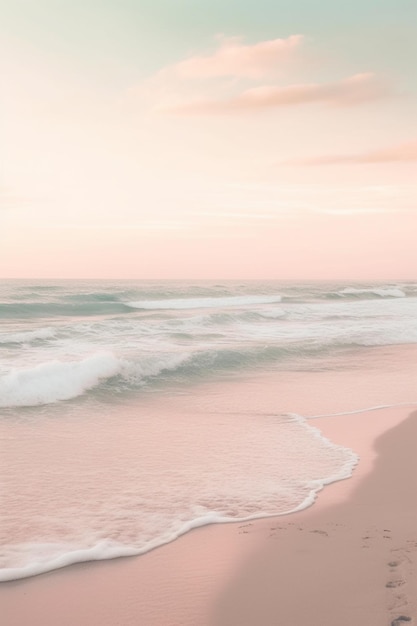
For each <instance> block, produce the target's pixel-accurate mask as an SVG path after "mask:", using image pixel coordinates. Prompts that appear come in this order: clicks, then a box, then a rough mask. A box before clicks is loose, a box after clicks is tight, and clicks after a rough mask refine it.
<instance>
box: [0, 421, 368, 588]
mask: <svg viewBox="0 0 417 626" xmlns="http://www.w3.org/2000/svg"><path fill="white" fill-rule="evenodd" d="M202 417H203V416H202V415H201V414H200V415H199V419H198V420H196V419H195V415H191V416H189V417H188V418H187V417H186V416H175V420H173V419H172V418H173V416H172V415H167V416H166V419H164V418H163V416H160V417H159V418H158V420H157V421H156V422H155V421H154V420H146V422H145V423H144V424H143V425H139V430H138V424H137V423H136V420H135V421H132V420H128V421H127V422H125V423H124V425H123V429H122V430H120V429H119V428H117V433H118V434H117V437H118V439H117V443H118V449H120V454H121V456H120V460H121V461H122V462H121V463H120V464H116V466H115V465H114V463H109V461H108V451H109V447H108V446H109V444H110V449H111V450H113V451H114V446H113V445H112V436H111V431H110V433H107V435H109V436H110V439H109V438H108V437H106V429H103V431H102V432H101V434H100V444H101V445H100V446H99V447H97V446H91V440H90V439H89V437H88V436H87V437H85V436H84V437H82V438H81V439H78V440H77V442H76V449H77V458H79V459H82V466H81V467H82V471H81V472H80V471H79V467H78V466H77V465H75V466H74V459H73V452H72V450H71V448H68V443H66V444H65V446H63V447H62V450H61V452H60V453H58V454H57V452H56V450H54V454H52V456H51V455H48V454H45V447H44V446H43V445H36V448H35V449H36V450H39V456H38V457H37V458H35V457H32V467H37V468H38V473H37V474H36V476H37V475H38V474H39V475H43V472H44V471H45V470H47V471H46V473H45V476H47V477H48V482H47V484H42V482H39V480H35V481H34V482H32V481H31V477H30V476H27V481H28V484H27V485H26V486H27V488H28V489H29V490H30V493H31V502H30V507H29V508H27V507H26V508H24V512H23V511H20V510H19V509H18V508H16V507H15V508H13V507H6V515H5V518H4V524H5V532H6V533H8V531H9V536H10V537H12V536H15V537H16V540H15V541H12V540H10V542H9V544H8V545H7V546H6V545H5V546H4V547H3V554H2V558H1V559H0V567H1V569H0V580H2V581H6V580H14V579H19V578H25V577H28V576H34V575H36V574H40V573H42V572H46V571H49V570H53V569H58V568H61V567H65V566H67V565H70V564H72V563H77V562H83V561H93V560H102V559H111V558H116V557H120V556H129V555H139V554H143V553H145V552H147V551H149V550H151V549H153V548H155V547H157V546H160V545H163V544H165V543H168V542H170V541H173V540H174V539H176V538H177V537H178V536H180V535H182V534H184V533H186V532H188V531H189V530H191V529H192V528H195V527H198V526H203V525H207V524H213V523H220V522H223V523H224V522H240V521H247V520H251V519H257V518H262V517H272V516H276V515H284V514H288V513H290V512H295V511H298V510H301V509H303V508H306V507H308V506H310V505H312V504H313V502H314V500H315V498H316V496H317V493H318V492H319V491H320V490H321V489H322V488H323V487H324V485H326V484H328V483H330V482H334V481H336V480H341V479H344V478H348V477H349V476H350V475H351V473H352V469H353V467H354V466H355V464H356V463H357V456H356V455H355V454H354V453H353V452H352V450H350V449H348V448H343V447H341V446H338V445H335V444H333V443H332V442H330V441H329V440H328V439H326V438H325V437H323V436H322V434H321V433H320V431H319V430H318V429H316V428H314V427H312V426H311V425H309V424H308V423H307V422H306V421H305V420H304V419H303V418H302V417H300V416H291V417H290V418H288V417H282V416H272V415H271V416H267V417H264V418H263V419H262V420H261V421H260V420H259V419H258V417H256V416H254V417H253V418H250V419H245V424H242V423H241V420H240V419H236V420H231V421H228V422H227V424H225V422H224V417H223V416H220V417H219V418H217V417H216V416H215V415H212V414H209V415H207V416H206V418H205V419H202ZM96 427H97V424H96V422H95V423H94V424H92V431H91V435H92V436H93V438H94V441H96V437H97V432H96ZM219 428H221V430H222V436H221V437H219ZM225 428H226V429H227V430H226V431H225ZM132 429H133V430H132ZM87 433H89V429H88V428H87V430H86V431H85V435H87ZM134 433H136V434H135V436H133V435H134ZM138 433H140V437H138V436H137V435H138ZM154 437H156V438H157V441H158V445H157V446H155V443H156V442H155V439H154ZM230 440H233V450H231V449H230ZM55 445H60V440H58V441H57V440H56V439H54V446H55ZM87 451H88V453H87ZM114 458H115V459H116V458H117V457H114ZM248 458H250V459H251V463H250V464H248ZM54 462H55V463H56V464H57V465H56V467H57V472H56V473H54V471H53V470H54V467H55V466H54ZM22 463H24V460H22V459H20V457H15V461H14V462H13V463H12V465H14V472H15V474H14V475H15V477H16V480H17V481H21V474H22V471H23V467H22V466H21V465H22ZM77 467H78V469H77ZM65 468H68V471H69V472H70V476H67V469H65ZM63 469H65V471H64V473H62V472H63ZM115 469H117V471H115ZM63 479H64V480H63ZM56 490H58V491H56ZM8 493H9V492H8ZM10 494H11V492H10ZM50 494H55V497H52V498H51V495H50ZM10 497H12V496H11V495H10ZM6 504H7V502H6ZM69 506H71V511H72V513H73V514H72V515H71V516H68V507H69ZM22 515H23V516H24V518H25V520H26V530H25V531H24V533H25V535H26V537H27V538H26V540H25V541H22V539H21V537H22V534H21V531H20V530H19V528H20V526H19V524H18V523H17V520H18V519H21V516H22ZM32 518H33V519H34V520H36V523H34V524H31V519H32ZM62 529H63V531H62ZM61 532H63V534H62V535H61V534H60V533H61ZM61 537H62V538H61ZM64 537H65V539H64Z"/></svg>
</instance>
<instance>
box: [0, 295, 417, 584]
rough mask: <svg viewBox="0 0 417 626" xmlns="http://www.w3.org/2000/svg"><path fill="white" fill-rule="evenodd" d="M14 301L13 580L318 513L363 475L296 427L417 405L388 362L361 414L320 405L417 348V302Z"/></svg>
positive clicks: (341, 452) (6, 382) (5, 330)
mask: <svg viewBox="0 0 417 626" xmlns="http://www.w3.org/2000/svg"><path fill="white" fill-rule="evenodd" d="M6 287H7V289H6V290H5V292H4V293H5V295H4V301H3V303H2V304H0V314H1V315H3V318H4V320H5V321H4V324H3V326H2V329H1V331H0V345H1V346H2V355H1V359H0V407H3V411H2V413H3V414H2V417H1V419H0V437H1V441H2V450H3V451H4V453H3V454H2V457H1V459H0V464H1V467H0V471H1V475H2V481H3V484H2V487H1V492H2V498H3V502H2V512H1V520H0V539H1V545H2V546H3V547H2V549H1V552H0V568H1V569H0V580H11V579H16V578H23V577H26V576H31V575H34V574H38V573H41V572H45V571H48V570H51V569H56V568H58V567H63V566H64V565H68V564H70V563H75V562H81V561H86V560H97V559H106V558H114V557H117V556H127V555H134V554H140V553H143V552H146V551H148V550H149V549H152V548H153V547H156V546H158V545H161V544H163V543H166V542H167V541H171V540H173V539H174V538H175V537H177V536H179V535H180V534H182V533H184V532H186V531H187V530H189V529H191V528H193V527H196V526H199V525H203V524H207V523H213V522H220V521H236V520H241V519H250V518H254V517H263V516H268V515H277V514H283V513H287V512H290V511H294V510H297V509H299V508H303V507H305V506H308V505H309V504H311V503H312V502H313V500H314V498H315V496H316V494H317V493H318V491H319V490H320V489H321V488H322V487H323V485H325V484H327V483H329V482H332V481H334V480H339V479H342V478H346V477H348V476H349V475H350V473H351V471H352V469H353V467H354V465H355V463H356V461H357V458H356V455H355V453H354V452H353V451H351V450H348V449H345V448H343V447H341V446H337V445H334V444H333V443H331V442H329V441H327V440H326V439H324V438H323V437H322V436H321V435H320V433H319V432H318V431H317V430H316V429H315V428H313V425H312V424H313V423H310V422H308V421H306V420H305V419H304V418H302V417H299V416H296V415H292V414H293V413H302V414H303V415H312V414H314V413H323V412H337V410H343V411H345V410H349V409H354V410H356V409H358V408H361V407H362V408H365V407H367V406H370V405H371V404H384V403H390V402H396V403H398V402H400V401H401V400H407V401H410V400H413V397H412V391H411V390H412V386H410V385H408V383H407V384H404V385H403V386H402V384H397V387H396V389H397V392H398V393H397V392H395V393H394V392H392V391H391V390H388V391H387V389H388V387H387V386H386V385H385V387H387V388H386V389H384V384H382V383H381V380H382V378H381V377H380V376H379V374H380V373H381V372H382V374H383V373H384V368H386V365H387V363H384V362H383V359H382V361H381V360H380V361H379V362H378V367H379V369H378V368H377V374H378V375H377V376H376V378H375V380H376V381H377V382H376V383H375V389H371V391H369V390H368V389H365V387H364V386H363V385H364V382H363V381H365V376H366V375H367V370H366V369H365V367H364V373H363V375H362V378H363V381H362V378H360V377H356V378H355V379H354V380H355V381H356V382H355V383H354V385H355V390H354V394H356V396H357V403H356V404H355V403H354V404H351V400H349V397H352V395H354V394H352V389H351V388H348V389H347V393H346V397H344V398H343V400H342V401H341V402H339V403H338V402H336V401H335V397H336V396H337V395H338V394H339V395H340V390H339V391H338V392H336V390H335V387H334V386H333V384H330V383H328V384H327V386H326V385H324V386H323V387H322V389H323V391H322V392H319V391H318V390H319V389H321V387H320V385H321V384H322V383H320V384H319V381H322V380H327V381H329V380H330V378H329V376H330V374H331V373H332V372H337V371H339V370H340V369H343V367H345V363H346V359H347V358H348V357H349V359H350V366H349V367H350V369H351V371H352V372H354V371H355V368H357V367H358V364H361V363H362V362H363V360H364V357H365V355H366V354H369V347H370V346H388V347H389V346H390V344H404V345H406V344H413V343H415V342H416V341H417V327H416V322H415V313H416V311H417V298H416V294H417V289H415V286H414V285H411V286H410V285H400V286H399V285H396V286H392V285H391V286H390V285H387V286H381V285H378V286H368V287H366V288H365V287H363V286H361V287H355V286H347V285H330V286H329V285H326V286H321V287H318V286H317V285H316V286H308V285H307V286H299V287H297V286H294V285H293V286H292V287H291V288H289V287H288V286H282V285H281V286H280V285H276V284H275V283H274V284H269V283H268V284H255V285H254V284H253V283H251V284H247V285H236V284H234V285H223V286H221V285H217V286H213V285H211V286H207V285H206V284H205V285H200V286H195V285H194V286H190V285H185V286H184V284H181V285H180V286H178V285H172V284H171V285H161V284H155V285H153V286H152V285H151V287H150V286H149V285H146V289H145V287H144V286H143V285H142V286H139V287H138V286H134V285H133V286H132V285H130V284H129V285H128V286H126V285H124V284H123V285H120V284H117V285H115V284H106V285H104V286H103V285H102V284H99V285H98V284H93V285H91V284H88V285H81V286H80V285H78V284H71V285H69V284H67V283H65V284H60V285H55V286H54V285H40V286H39V285H38V286H36V285H33V284H29V285H22V284H21V283H17V284H12V285H10V284H9V285H7V286H6ZM46 287H48V289H46ZM45 294H46V295H45ZM379 349H382V348H379ZM369 363H371V361H370V362H369ZM368 365H369V364H368ZM368 365H367V366H366V367H368ZM263 371H272V372H275V373H274V374H273V376H274V378H273V380H272V381H271V380H270V379H268V384H267V385H266V386H264V387H262V385H261V386H260V387H258V386H255V387H254V388H253V390H252V392H251V393H249V391H248V384H247V383H245V384H243V383H239V380H240V379H242V380H246V381H250V380H252V379H253V377H254V376H255V377H256V376H258V375H261V374H262V372H263ZM291 372H296V373H297V372H300V373H301V372H302V374H301V378H298V379H297V382H296V384H295V383H294V382H293V383H291V385H292V386H291V385H290V387H291V389H290V391H289V388H287V387H285V385H284V382H283V381H284V380H286V379H288V376H290V379H291V380H293V379H292V378H291V374H290V373H291ZM382 374H381V375H382ZM297 375H298V374H297ZM390 375H391V374H390ZM407 376H409V374H406V373H405V374H404V377H403V380H405V379H406V377H407ZM225 377H226V378H227V377H230V384H229V383H224V382H222V380H224V378H225ZM326 377H327V378H326ZM384 380H385V379H384ZM407 380H408V379H407ZM205 381H210V382H205ZM232 382H233V384H232ZM235 385H238V387H236V388H237V389H239V391H238V392H237V395H236V393H235V392H234V395H233V394H232V395H230V389H232V388H233V389H234V388H235ZM239 385H241V386H240V387H239ZM242 385H243V386H242ZM358 385H359V387H360V392H359V388H358ZM407 385H408V386H407ZM220 388H221V389H222V391H221V392H220V391H219V390H220ZM345 392H346V389H345ZM407 394H408V395H407ZM332 396H334V398H333V397H332ZM266 397H268V401H267V402H266V400H265V398H266ZM301 399H302V401H301ZM265 402H266V404H265ZM261 407H263V410H261ZM3 495H4V497H3Z"/></svg>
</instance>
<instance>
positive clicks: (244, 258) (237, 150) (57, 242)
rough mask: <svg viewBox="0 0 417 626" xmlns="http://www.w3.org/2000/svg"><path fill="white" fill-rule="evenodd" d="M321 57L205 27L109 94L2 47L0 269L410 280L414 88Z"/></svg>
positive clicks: (50, 63) (290, 41)
mask: <svg viewBox="0 0 417 626" xmlns="http://www.w3.org/2000/svg"><path fill="white" fill-rule="evenodd" d="M317 50H318V46H317V45H316V44H315V42H314V41H311V40H309V39H308V38H306V37H305V36H303V35H300V34H298V33H294V34H293V35H290V36H287V37H276V38H274V39H264V40H258V41H256V42H252V43H248V42H246V41H245V39H244V38H243V37H224V36H221V37H215V38H213V41H212V45H211V49H209V50H208V49H204V48H202V49H201V50H200V51H198V50H196V51H194V52H193V53H189V54H188V55H184V57H183V58H175V59H173V60H172V63H170V64H167V65H165V66H162V67H160V68H159V69H158V70H157V71H154V72H153V73H150V74H149V75H148V76H147V77H144V78H143V79H142V80H138V81H136V82H132V83H131V84H129V85H127V86H126V87H123V88H120V87H116V86H113V87H112V89H111V90H110V91H109V90H107V91H106V90H105V89H101V88H98V87H97V85H96V86H93V85H90V84H87V83H86V82H85V80H83V79H82V78H80V76H79V75H78V74H76V73H74V72H71V71H70V70H69V69H68V68H67V73H63V72H62V71H61V68H60V66H59V64H57V62H56V61H55V60H54V58H53V56H48V55H45V54H41V53H39V51H34V50H33V49H32V48H31V47H30V46H26V47H25V46H23V45H21V43H17V42H16V41H15V40H10V41H7V42H6V43H5V44H4V50H3V55H2V56H3V59H6V60H4V61H3V64H4V72H5V73H4V74H3V75H5V76H6V78H7V77H8V78H9V87H8V89H7V90H6V98H5V101H4V104H3V106H4V113H5V114H6V115H7V119H8V125H7V127H6V129H5V145H6V146H7V159H5V162H4V168H3V169H4V173H3V182H2V184H1V187H0V199H1V201H2V208H0V220H1V232H0V276H2V277H4V278H7V277H8V278H19V277H22V278H23V277H25V278H31V277H33V278H41V277H50V278H73V277H75V278H77V277H79V278H196V279H197V278H300V279H311V278H317V279H320V278H322V279H324V278H348V279H362V278H363V279H369V278H381V279H384V278H387V279H389V278H393V279H395V278H415V275H416V271H417V252H416V250H417V247H416V246H415V243H414V238H415V233H416V232H417V203H416V199H417V193H416V187H415V182H414V181H415V174H416V160H417V139H416V137H417V133H416V132H414V134H413V106H414V103H413V97H412V94H411V93H407V91H406V90H405V89H404V86H403V85H401V84H400V82H399V81H398V80H397V77H396V76H391V75H388V74H385V75H382V74H381V73H380V72H376V71H372V68H368V67H360V66H359V64H358V67H356V68H355V71H354V72H352V71H350V69H351V68H347V67H346V63H345V62H344V61H343V59H340V63H339V64H340V68H339V69H338V59H337V58H328V59H325V58H323V56H322V54H321V53H320V54H319V52H318V51H317ZM6 53H7V54H6ZM348 70H349V71H348ZM330 74H332V76H331V78H329V76H330Z"/></svg>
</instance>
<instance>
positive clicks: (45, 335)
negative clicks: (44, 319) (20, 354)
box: [0, 327, 55, 344]
mask: <svg viewBox="0 0 417 626" xmlns="http://www.w3.org/2000/svg"><path fill="white" fill-rule="evenodd" d="M53 337H55V330H54V329H53V328H49V327H47V328H37V329H36V330H29V331H22V332H17V333H1V334H0V344H9V343H30V342H32V341H38V340H43V339H52V338H53Z"/></svg>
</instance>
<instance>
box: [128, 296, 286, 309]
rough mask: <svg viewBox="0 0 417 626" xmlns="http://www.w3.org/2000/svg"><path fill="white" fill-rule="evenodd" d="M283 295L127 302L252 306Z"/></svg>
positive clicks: (182, 306)
mask: <svg viewBox="0 0 417 626" xmlns="http://www.w3.org/2000/svg"><path fill="white" fill-rule="evenodd" d="M281 300H282V297H281V296H278V295H275V296H228V297H225V298H175V299H169V300H142V301H138V302H125V304H126V305H127V306H129V307H132V308H134V309H204V308H223V307H229V306H251V305H256V304H273V303H275V302H281Z"/></svg>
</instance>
